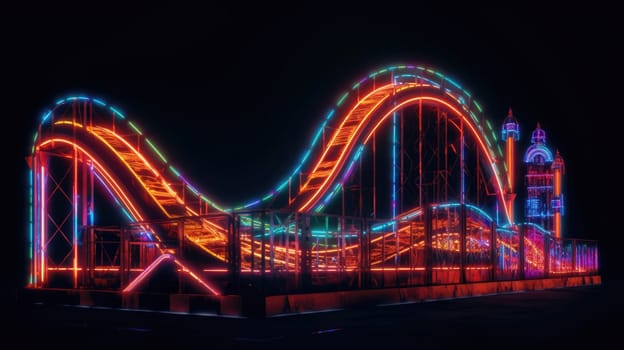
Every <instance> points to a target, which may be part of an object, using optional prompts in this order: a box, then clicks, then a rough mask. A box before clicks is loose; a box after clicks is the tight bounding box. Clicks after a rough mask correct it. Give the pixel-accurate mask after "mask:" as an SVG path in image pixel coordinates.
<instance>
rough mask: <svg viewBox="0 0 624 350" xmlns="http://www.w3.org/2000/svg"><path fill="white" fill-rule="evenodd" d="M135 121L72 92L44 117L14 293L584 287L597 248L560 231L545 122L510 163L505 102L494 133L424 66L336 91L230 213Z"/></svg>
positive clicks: (389, 295)
mask: <svg viewBox="0 0 624 350" xmlns="http://www.w3.org/2000/svg"><path fill="white" fill-rule="evenodd" d="M137 122H138V123H137ZM139 123H140V119H139V118H136V122H135V118H129V116H126V115H125V114H124V113H122V112H121V111H120V109H118V108H117V107H115V106H112V105H109V104H108V103H106V102H105V101H104V100H103V99H98V98H93V97H88V96H70V97H66V98H63V99H61V100H59V101H56V103H55V104H54V106H53V107H52V108H51V109H50V110H48V111H47V112H46V113H45V114H44V115H43V117H42V119H41V122H40V124H39V127H38V129H37V130H36V133H35V135H34V138H33V146H32V154H31V155H30V156H29V165H30V182H29V183H30V196H29V204H30V208H31V209H30V217H29V220H30V221H29V227H30V230H29V232H27V234H28V240H27V241H28V245H29V246H28V249H29V250H28V251H29V275H28V285H27V288H26V289H27V290H28V291H29V292H31V293H33V294H37V293H39V294H38V295H43V296H44V297H45V295H50V293H57V294H58V293H60V294H61V295H63V296H65V297H66V298H69V299H71V300H73V301H74V302H76V303H81V304H88V305H99V304H104V305H119V306H126V307H139V308H165V309H177V310H184V311H189V312H193V311H196V310H204V311H205V310H209V311H214V312H217V313H221V314H228V313H229V314H249V313H250V312H251V311H249V310H250V306H249V304H250V303H258V304H260V305H261V306H260V308H262V309H263V310H262V311H261V312H262V314H275V313H281V312H296V311H301V310H307V309H319V308H324V307H334V306H336V305H338V304H341V305H343V306H344V305H347V304H349V303H351V304H357V303H358V302H362V301H370V302H380V301H383V300H397V301H407V300H422V299H430V298H437V297H455V296H457V297H459V296H464V295H478V294H482V293H492V292H503V291H508V290H517V289H535V288H547V287H549V286H552V287H557V286H572V285H579V284H597V283H600V275H599V274H598V272H599V270H598V248H597V242H595V241H589V240H581V239H574V238H571V237H567V232H566V230H565V224H564V223H563V220H562V218H563V217H564V214H565V210H564V209H565V205H564V191H563V189H564V187H563V183H564V182H563V177H564V174H565V167H564V160H563V157H562V156H561V154H559V152H558V151H557V150H555V151H554V152H553V150H552V149H551V147H550V146H549V145H548V143H547V139H546V132H545V131H544V130H543V129H542V128H541V127H540V125H539V124H538V125H537V127H536V128H535V130H533V132H532V133H531V136H530V145H529V146H528V148H526V151H525V152H524V154H523V156H521V157H518V153H519V151H518V144H519V142H520V141H521V139H522V137H521V136H522V135H521V134H522V133H521V132H520V127H519V125H520V124H519V123H518V121H517V120H516V118H515V117H514V115H513V113H512V110H511V109H510V110H509V112H508V115H507V117H506V118H505V119H504V121H503V123H502V132H501V131H500V130H501V129H499V128H497V127H496V126H495V124H493V123H492V121H490V120H488V119H486V118H485V114H484V111H483V107H482V106H481V105H480V104H479V103H478V102H477V101H476V100H475V99H474V98H473V96H472V95H471V94H470V93H469V92H468V91H466V90H464V89H463V88H462V87H461V86H460V85H459V84H458V83H457V82H456V81H454V80H453V79H452V78H450V77H448V76H446V75H444V74H442V73H440V72H439V71H436V70H434V69H431V68H430V67H424V66H418V65H396V66H391V67H386V68H384V69H381V70H378V71H374V72H372V73H371V74H369V75H367V76H365V77H363V78H362V79H360V80H358V81H356V82H355V83H354V84H352V85H351V86H349V88H348V89H347V90H346V91H344V92H343V93H342V94H341V95H340V96H339V98H338V99H337V101H336V103H335V104H334V105H333V107H332V108H331V109H330V110H329V111H328V113H327V114H326V116H325V117H324V118H323V119H322V122H321V125H320V127H319V128H318V129H317V130H316V132H315V133H314V134H313V135H314V136H313V138H312V140H311V142H310V145H309V147H308V148H307V149H306V150H305V152H304V153H303V155H302V157H301V159H300V161H299V162H298V163H297V164H296V166H295V167H294V169H293V170H292V172H291V173H289V174H287V176H286V177H284V179H283V181H280V182H279V183H278V184H277V185H276V186H275V187H274V188H273V189H271V190H270V191H268V192H267V193H265V194H264V195H261V196H259V197H257V198H255V199H252V200H250V201H248V202H247V203H243V204H241V205H237V206H231V207H230V206H225V205H223V204H221V203H219V202H218V201H217V200H216V199H214V198H211V197H209V196H208V195H207V194H206V193H205V192H204V191H203V190H202V187H203V186H198V185H197V183H195V182H191V179H189V178H187V177H185V176H184V171H183V168H182V167H181V166H180V167H178V166H177V165H175V164H174V162H173V159H169V158H168V157H167V156H166V153H165V152H164V150H161V149H159V148H158V147H157V146H156V144H155V142H154V141H153V140H151V139H150V137H149V135H146V134H144V133H143V131H142V130H141V128H140V127H139V126H138V125H139ZM518 175H520V176H518ZM517 176H518V177H517ZM521 178H522V180H523V181H519V180H520V179H521ZM208 185H209V184H208ZM517 197H518V198H517ZM520 214H522V215H520ZM356 300H357V301H356Z"/></svg>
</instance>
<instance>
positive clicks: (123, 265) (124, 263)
mask: <svg viewBox="0 0 624 350" xmlns="http://www.w3.org/2000/svg"><path fill="white" fill-rule="evenodd" d="M129 256H130V251H129V245H128V232H127V229H126V228H125V227H122V228H120V230H119V280H120V289H121V290H123V289H124V288H125V287H126V286H127V285H128V277H129V276H128V271H129V266H128V265H129V262H130V257H129Z"/></svg>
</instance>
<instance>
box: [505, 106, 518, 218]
mask: <svg viewBox="0 0 624 350" xmlns="http://www.w3.org/2000/svg"><path fill="white" fill-rule="evenodd" d="M502 139H503V140H505V146H506V147H505V162H506V164H507V188H506V190H505V201H506V202H507V203H506V204H507V210H508V213H507V214H508V217H509V218H510V219H511V223H512V224H513V223H514V222H515V217H514V200H515V198H516V192H515V164H516V157H515V154H516V152H515V143H516V141H518V140H520V125H519V124H518V121H517V120H516V118H515V117H514V116H513V112H512V110H511V107H510V108H509V112H508V113H507V117H506V118H505V121H504V122H503V128H502Z"/></svg>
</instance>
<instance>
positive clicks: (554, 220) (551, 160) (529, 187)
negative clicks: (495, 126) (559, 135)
mask: <svg viewBox="0 0 624 350" xmlns="http://www.w3.org/2000/svg"><path fill="white" fill-rule="evenodd" d="M524 163H525V166H526V173H525V185H526V191H527V193H526V202H525V207H524V208H525V220H526V221H527V222H529V223H534V224H537V225H539V226H541V227H543V228H544V229H546V230H547V231H549V232H550V233H551V234H552V235H554V236H555V237H561V215H562V214H563V201H562V198H563V193H562V188H561V184H562V175H563V168H564V163H563V158H562V157H561V155H560V154H559V153H558V152H557V154H556V157H553V153H552V151H551V150H550V148H549V147H548V146H547V145H546V132H545V131H544V130H543V129H542V128H541V126H540V124H539V123H537V127H536V128H535V130H533V133H532V134H531V145H530V146H529V147H528V148H527V150H526V152H525V153H524Z"/></svg>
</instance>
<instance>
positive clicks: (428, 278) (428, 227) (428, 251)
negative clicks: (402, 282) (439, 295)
mask: <svg viewBox="0 0 624 350" xmlns="http://www.w3.org/2000/svg"><path fill="white" fill-rule="evenodd" d="M423 210H424V212H423V218H424V220H425V284H426V285H430V284H432V283H433V251H432V244H431V243H432V242H431V241H432V234H433V232H432V231H433V225H432V221H433V220H432V212H431V210H432V208H431V205H429V204H427V205H426V206H425V207H424V208H423Z"/></svg>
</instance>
